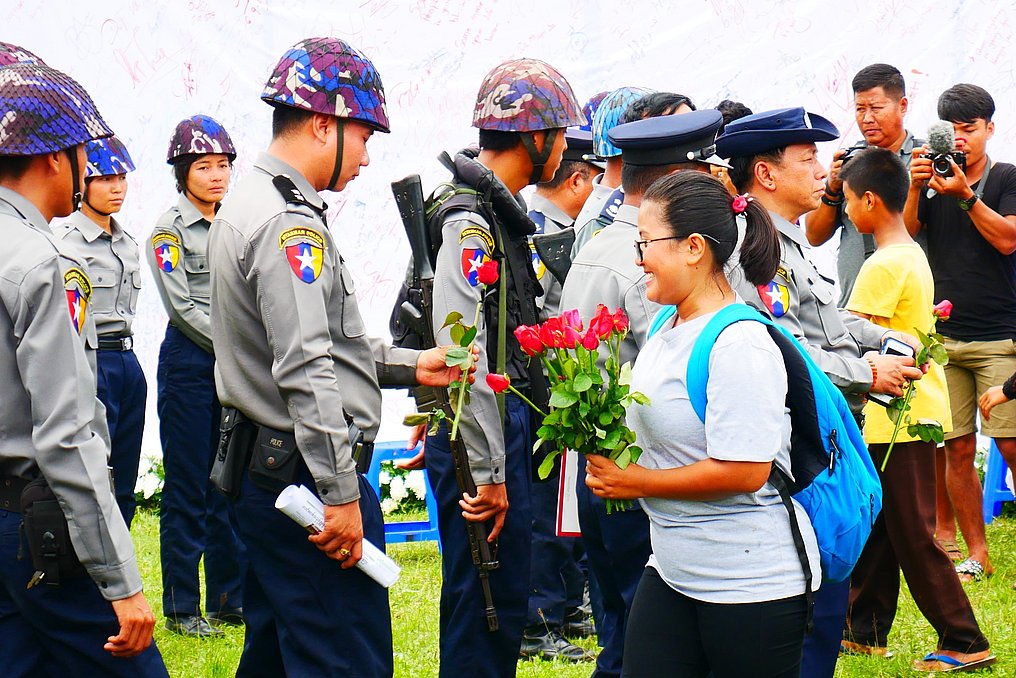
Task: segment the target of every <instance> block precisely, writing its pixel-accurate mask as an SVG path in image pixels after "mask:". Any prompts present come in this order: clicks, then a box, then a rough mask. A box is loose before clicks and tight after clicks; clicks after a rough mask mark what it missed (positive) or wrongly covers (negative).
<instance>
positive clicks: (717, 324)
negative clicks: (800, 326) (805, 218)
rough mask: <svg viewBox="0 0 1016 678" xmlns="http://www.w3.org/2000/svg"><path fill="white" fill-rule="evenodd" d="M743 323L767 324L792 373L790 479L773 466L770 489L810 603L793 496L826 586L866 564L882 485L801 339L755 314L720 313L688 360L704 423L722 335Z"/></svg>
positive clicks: (742, 308)
mask: <svg viewBox="0 0 1016 678" xmlns="http://www.w3.org/2000/svg"><path fill="white" fill-rule="evenodd" d="M675 313H676V309H675V308H674V307H673V306H667V307H664V308H663V309H662V310H661V311H660V312H659V313H657V314H656V317H655V318H654V319H653V323H652V326H651V327H650V329H649V336H653V335H654V334H656V332H658V331H659V330H660V329H661V328H662V327H663V326H664V325H666V324H667V323H668V322H669V321H671V320H672V319H673V317H674V314H675ZM742 320H751V321H754V322H760V323H762V324H763V325H765V327H766V329H767V330H769V335H770V336H771V337H772V339H773V341H774V342H775V343H776V345H777V346H778V347H779V349H780V353H782V354H783V361H784V363H785V364H786V367H787V407H788V408H789V409H790V419H791V425H792V433H791V439H790V440H791V442H790V472H791V474H792V475H793V478H791V477H790V475H788V474H787V473H786V472H785V471H784V470H783V469H780V468H779V467H778V466H776V464H773V470H772V473H771V474H770V476H769V482H770V483H771V484H772V485H773V486H774V487H775V488H776V489H777V490H778V491H779V493H780V498H781V499H782V500H783V504H784V506H785V507H786V508H787V511H788V512H789V513H790V526H791V531H792V532H793V537H794V544H795V546H796V547H797V553H798V556H799V557H800V559H801V566H802V567H803V568H804V576H805V583H806V586H807V593H806V595H807V597H808V599H809V602H810V600H811V597H812V589H811V581H812V573H811V566H810V565H809V563H808V556H807V553H806V552H805V548H804V539H803V538H802V536H801V530H800V527H799V526H798V524H797V515H796V512H795V510H794V503H793V502H792V501H790V498H791V496H793V498H794V499H795V500H796V501H797V503H799V504H800V505H801V506H802V507H803V508H804V510H805V511H806V512H807V513H808V517H809V518H811V524H812V526H814V528H815V536H816V537H817V539H818V549H819V555H820V559H821V563H822V574H823V579H825V580H826V581H830V582H840V581H844V580H845V579H846V578H847V577H849V576H850V572H851V570H853V569H854V565H855V564H856V563H857V559H858V558H859V557H860V556H861V550H862V549H863V548H864V544H865V542H866V541H867V540H868V535H869V534H871V528H872V525H873V524H874V523H875V518H876V517H878V513H879V511H881V510H882V484H881V482H880V480H879V477H878V474H877V473H876V471H875V465H874V464H873V463H872V461H871V457H870V456H869V454H868V448H867V447H866V446H865V444H864V438H863V437H862V435H861V430H860V429H859V428H858V426H857V422H856V421H855V420H854V417H853V415H852V414H851V412H850V408H849V407H848V406H847V401H846V400H845V399H844V397H843V394H842V393H840V391H839V389H838V388H836V387H835V386H834V385H833V383H832V382H831V381H829V377H827V376H826V375H825V373H823V372H822V370H821V369H819V367H818V365H816V364H815V362H814V361H813V360H812V359H811V357H810V356H809V355H808V354H807V352H806V351H805V350H804V347H803V346H801V344H800V343H798V341H797V340H796V339H795V338H794V336H793V335H792V334H791V333H790V332H788V331H787V330H785V329H784V328H782V327H780V326H779V325H776V324H775V323H773V322H772V321H771V320H769V319H768V318H766V317H764V316H763V315H762V314H761V313H759V312H758V311H756V310H755V309H754V308H752V307H751V306H747V305H745V304H731V305H730V306H726V307H724V308H722V309H720V310H719V311H718V312H717V313H716V315H715V316H713V318H712V319H711V320H710V321H709V322H708V323H707V324H706V327H705V329H703V330H702V334H700V335H699V337H698V339H696V341H695V344H694V345H693V346H692V349H691V357H690V358H689V359H688V374H687V385H688V397H689V399H690V400H691V405H692V407H693V408H694V410H695V413H696V414H697V415H698V417H699V419H700V420H702V421H703V422H705V420H706V403H707V400H708V399H707V396H706V382H707V381H708V380H709V353H710V351H711V350H712V347H713V343H714V342H715V341H716V338H717V337H718V336H719V335H720V333H721V332H723V330H725V329H726V328H727V327H728V326H730V325H732V324H733V323H736V322H740V321H742Z"/></svg>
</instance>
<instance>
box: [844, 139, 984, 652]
mask: <svg viewBox="0 0 1016 678" xmlns="http://www.w3.org/2000/svg"><path fill="white" fill-rule="evenodd" d="M840 178H841V179H842V180H843V182H844V191H845V195H846V199H847V205H846V212H847V215H848V216H849V217H850V220H851V221H852V222H853V223H854V224H855V225H856V226H857V230H858V231H860V232H861V233H872V234H874V236H875V241H876V243H877V244H878V250H877V251H876V252H875V253H874V254H873V255H872V256H871V257H870V258H869V259H868V260H867V261H866V262H865V263H864V265H863V266H862V267H861V271H860V273H859V274H858V276H857V281H856V283H855V284H854V289H853V292H852V294H851V296H850V300H849V301H848V302H847V309H848V310H850V311H851V312H852V313H854V314H856V315H859V316H861V317H863V318H867V319H869V320H871V321H872V322H874V323H876V324H878V325H882V326H884V327H886V328H887V329H890V330H899V331H903V332H913V331H914V328H917V329H919V330H921V331H927V330H928V328H929V327H931V325H932V321H933V317H932V307H933V305H934V292H935V289H934V282H933V280H932V275H931V268H930V267H929V266H928V260H927V258H926V257H925V255H924V251H923V250H922V249H921V247H920V246H919V245H918V244H917V243H915V242H914V240H913V239H912V238H911V237H910V234H909V233H908V232H907V228H906V225H905V224H904V221H903V207H904V205H905V204H906V199H907V190H908V188H909V177H908V175H907V170H906V168H905V167H904V165H903V163H902V162H901V161H900V159H899V158H898V157H897V156H896V155H895V154H893V153H892V152H890V151H887V150H884V149H881V148H870V149H868V150H865V151H863V152H862V153H860V154H858V155H857V156H855V157H854V158H852V159H851V161H850V163H849V164H848V165H846V166H845V167H844V168H843V170H842V171H841V173H840ZM864 413H865V416H866V420H865V428H864V438H865V441H866V442H867V443H868V449H869V453H870V454H871V457H872V461H874V463H875V467H876V468H881V466H882V462H883V459H884V458H885V455H886V451H887V450H888V448H889V441H890V439H891V438H892V434H893V428H894V426H893V423H892V422H891V421H890V419H889V417H888V416H886V411H885V408H884V407H882V406H881V405H879V404H877V403H874V402H869V403H868V404H867V405H866V406H865V411H864ZM910 416H911V417H912V418H913V419H914V420H917V419H919V418H927V419H935V420H938V421H939V422H941V423H942V425H943V428H944V429H945V430H946V431H950V430H952V420H951V416H950V410H949V396H948V391H947V388H946V383H945V375H944V373H943V371H942V368H941V366H939V365H938V364H936V363H934V362H932V363H931V364H930V368H929V370H928V374H927V375H926V376H925V378H924V379H922V380H921V383H920V385H919V386H918V387H917V390H916V391H915V393H914V396H913V398H912V400H911V411H910ZM880 475H881V478H882V490H883V493H884V497H883V507H882V513H881V515H879V517H878V519H877V521H876V522H875V525H874V529H873V530H872V533H871V536H870V537H869V538H868V543H867V545H866V546H865V548H864V552H863V553H862V554H861V558H860V560H859V561H858V563H857V566H856V567H855V568H854V572H853V574H852V575H851V579H850V608H849V611H848V614H847V628H846V631H845V632H844V641H843V643H842V646H841V651H845V652H855V653H863V654H875V655H882V656H885V655H887V654H888V651H887V649H886V644H887V639H888V635H889V630H890V629H891V628H892V623H893V619H894V617H895V616H896V604H897V599H898V597H899V582H900V578H899V572H900V569H902V570H903V576H904V577H906V580H907V584H908V586H909V587H910V592H911V594H912V595H913V597H914V602H916V603H917V606H918V608H920V610H921V612H922V614H924V617H925V618H926V619H927V620H928V621H929V622H930V623H931V625H932V626H933V627H934V628H935V631H937V632H938V638H939V642H938V647H937V648H936V651H935V652H932V653H929V654H928V655H927V656H925V657H924V659H923V660H920V661H917V662H915V663H914V668H915V669H917V670H920V671H946V670H956V669H960V668H962V669H970V668H974V667H980V666H987V665H988V664H991V663H994V661H995V657H994V656H993V655H992V654H991V651H990V650H989V648H988V640H987V639H986V638H985V637H984V635H983V634H982V633H981V630H980V628H979V627H978V625H977V620H976V619H975V618H974V612H973V610H972V609H971V607H970V601H969V600H968V599H967V596H966V593H964V591H963V587H962V586H961V585H960V582H959V579H958V578H957V577H956V573H955V571H954V569H953V565H952V562H951V561H950V559H949V557H948V556H947V555H946V554H945V552H944V551H942V550H941V549H940V548H939V547H938V545H937V544H936V543H935V540H934V530H935V443H934V442H928V443H925V442H922V441H921V440H920V439H917V438H913V437H911V436H909V435H907V432H906V428H905V427H904V428H903V429H902V430H901V431H900V433H899V435H898V437H897V439H896V444H895V446H894V448H893V453H892V456H891V458H890V459H889V462H888V464H887V465H886V469H885V471H884V472H881V474H880Z"/></svg>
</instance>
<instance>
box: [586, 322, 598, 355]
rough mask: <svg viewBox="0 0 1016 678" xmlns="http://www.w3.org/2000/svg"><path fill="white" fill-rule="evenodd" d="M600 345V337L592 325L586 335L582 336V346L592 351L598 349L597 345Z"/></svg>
mask: <svg viewBox="0 0 1016 678" xmlns="http://www.w3.org/2000/svg"><path fill="white" fill-rule="evenodd" d="M599 345H600V338H599V337H598V336H596V332H594V331H593V328H592V327H590V328H589V331H588V332H586V335H585V336H584V337H582V346H583V347H585V348H586V349H588V350H590V351H594V350H596V347H597V346H599Z"/></svg>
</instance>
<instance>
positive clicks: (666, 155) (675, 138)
mask: <svg viewBox="0 0 1016 678" xmlns="http://www.w3.org/2000/svg"><path fill="white" fill-rule="evenodd" d="M722 125H723V116H722V115H720V112H719V111H717V110H715V109H712V108H710V109H705V110H701V111H692V112H691V113H682V114H680V115H663V116H660V117H657V118H646V119H644V120H636V121H635V122H629V123H625V124H623V125H618V126H617V127H615V128H613V129H611V130H610V131H609V132H608V133H607V136H608V137H609V138H610V142H611V143H612V144H614V145H615V146H617V147H618V148H620V149H621V160H622V161H624V163H625V164H626V165H636V166H641V167H647V166H658V165H673V164H676V163H681V162H704V163H708V164H710V165H720V166H721V167H729V165H728V164H727V163H725V162H723V161H722V160H721V159H720V158H718V157H717V156H716V133H717V132H718V131H719V129H720V127H721V126H722Z"/></svg>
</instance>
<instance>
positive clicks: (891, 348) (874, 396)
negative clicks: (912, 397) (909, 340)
mask: <svg viewBox="0 0 1016 678" xmlns="http://www.w3.org/2000/svg"><path fill="white" fill-rule="evenodd" d="M879 353H881V354H882V355H901V356H904V357H906V358H913V357H914V347H913V346H911V345H910V344H906V343H904V342H902V341H900V340H899V339H893V338H892V337H886V339H885V341H883V342H882V348H881V349H880V350H879ZM892 399H893V396H891V395H889V394H888V393H869V394H868V400H870V401H872V402H875V403H878V404H879V405H881V406H882V407H889V403H890V402H892Z"/></svg>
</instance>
